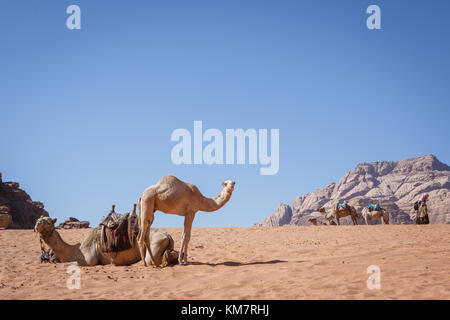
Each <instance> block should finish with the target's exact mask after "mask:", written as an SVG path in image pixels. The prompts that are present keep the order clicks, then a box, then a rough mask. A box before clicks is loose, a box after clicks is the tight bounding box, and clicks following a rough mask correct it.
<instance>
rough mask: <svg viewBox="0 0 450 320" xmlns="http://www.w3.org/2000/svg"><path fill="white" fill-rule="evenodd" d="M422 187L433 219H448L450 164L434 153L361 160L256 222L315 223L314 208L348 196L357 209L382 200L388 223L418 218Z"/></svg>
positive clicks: (271, 223)
mask: <svg viewBox="0 0 450 320" xmlns="http://www.w3.org/2000/svg"><path fill="white" fill-rule="evenodd" d="M424 192H428V193H429V194H430V200H429V201H428V214H429V216H430V223H450V167H449V166H448V165H446V164H444V163H442V162H440V161H439V160H438V159H437V158H436V157H435V156H434V155H425V156H423V157H418V158H411V159H405V160H402V161H377V162H370V163H361V164H358V165H356V167H355V168H354V169H353V171H352V172H348V173H346V174H345V175H344V177H342V179H341V180H340V181H339V183H337V184H336V183H334V182H333V183H330V184H329V185H327V186H326V187H324V188H322V189H319V190H315V191H313V192H312V193H307V194H305V195H303V196H299V197H296V198H295V199H293V200H292V202H291V205H287V204H280V205H279V206H278V208H277V209H276V212H275V213H274V214H271V215H270V216H269V217H267V218H266V219H264V220H263V221H261V222H259V223H256V224H255V226H282V225H287V224H290V225H311V223H310V222H309V221H308V220H309V219H310V218H311V217H312V216H311V214H312V213H313V212H314V211H316V210H317V209H319V208H321V207H325V208H326V209H327V210H330V208H332V207H333V206H334V205H336V203H337V201H339V200H347V201H348V203H349V204H351V205H353V206H354V207H355V208H356V210H357V212H358V213H360V212H361V210H362V208H363V207H365V206H367V204H368V203H369V201H370V202H373V203H376V202H380V204H381V206H382V207H384V208H385V209H386V210H387V211H388V212H389V215H390V217H389V221H390V223H392V224H409V223H414V222H415V220H414V219H415V211H414V209H413V203H414V201H415V200H417V199H418V198H419V196H420V195H421V194H423V193H424ZM341 223H342V224H351V219H350V218H343V219H341ZM358 223H363V221H362V220H359V221H358ZM371 223H380V222H379V221H371Z"/></svg>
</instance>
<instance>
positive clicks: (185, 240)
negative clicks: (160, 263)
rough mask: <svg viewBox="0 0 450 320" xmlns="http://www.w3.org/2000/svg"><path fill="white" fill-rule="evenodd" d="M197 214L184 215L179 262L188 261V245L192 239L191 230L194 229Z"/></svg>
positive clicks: (185, 262) (184, 262)
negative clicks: (193, 223) (193, 224)
mask: <svg viewBox="0 0 450 320" xmlns="http://www.w3.org/2000/svg"><path fill="white" fill-rule="evenodd" d="M194 216H195V214H187V215H186V216H185V217H184V230H183V235H182V237H181V249H180V255H179V256H178V263H179V264H187V263H188V259H187V256H188V245H189V241H190V240H191V230H192V222H193V221H194Z"/></svg>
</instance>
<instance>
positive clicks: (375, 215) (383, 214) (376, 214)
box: [361, 207, 389, 225]
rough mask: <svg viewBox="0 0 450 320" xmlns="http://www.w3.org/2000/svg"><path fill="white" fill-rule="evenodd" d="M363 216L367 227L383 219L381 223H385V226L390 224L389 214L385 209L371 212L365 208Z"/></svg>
mask: <svg viewBox="0 0 450 320" xmlns="http://www.w3.org/2000/svg"><path fill="white" fill-rule="evenodd" d="M361 216H362V218H363V219H364V220H365V221H366V224H367V225H369V221H371V220H375V219H381V221H384V224H389V213H388V212H387V211H386V210H385V209H383V208H380V210H372V211H370V210H369V208H367V207H364V208H363V209H362V212H361Z"/></svg>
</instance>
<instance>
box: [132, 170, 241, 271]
mask: <svg viewBox="0 0 450 320" xmlns="http://www.w3.org/2000/svg"><path fill="white" fill-rule="evenodd" d="M222 186H223V190H222V191H221V192H220V193H219V194H218V195H217V196H215V197H214V198H213V199H209V198H206V197H204V196H203V195H202V194H201V193H200V191H199V190H198V188H197V187H196V186H195V185H193V184H192V183H188V182H184V181H181V180H179V179H178V178H177V177H175V176H173V175H168V176H165V177H162V178H161V179H160V180H159V181H158V183H157V184H155V185H153V186H150V187H148V188H147V189H145V191H144V192H143V193H142V195H141V197H140V198H139V200H138V207H139V234H138V245H139V248H140V252H141V257H144V256H145V252H146V250H145V249H147V251H148V252H149V253H150V258H151V260H152V261H154V257H153V252H152V250H150V248H149V244H150V243H151V242H152V235H151V234H150V235H149V230H150V227H151V225H152V223H153V219H154V213H155V211H156V210H159V211H161V212H164V213H168V214H176V215H179V216H184V230H183V235H182V237H181V249H180V254H179V256H178V262H179V263H180V264H187V254H188V245H189V240H190V238H191V229H192V222H193V221H194V217H195V213H196V212H197V211H206V212H212V211H216V210H219V209H220V208H222V207H223V206H224V205H225V203H227V202H228V200H230V197H231V194H232V193H233V190H234V181H231V180H227V181H224V182H222ZM141 213H142V215H141ZM143 262H144V265H145V266H147V265H149V264H148V263H147V260H145V259H143Z"/></svg>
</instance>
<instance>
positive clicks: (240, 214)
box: [0, 0, 450, 227]
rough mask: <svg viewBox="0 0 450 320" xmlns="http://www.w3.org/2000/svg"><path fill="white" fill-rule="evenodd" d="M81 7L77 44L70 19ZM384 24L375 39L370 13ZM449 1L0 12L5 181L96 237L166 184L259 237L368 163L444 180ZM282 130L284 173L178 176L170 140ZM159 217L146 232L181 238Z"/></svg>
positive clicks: (20, 5) (220, 168)
mask: <svg viewBox="0 0 450 320" xmlns="http://www.w3.org/2000/svg"><path fill="white" fill-rule="evenodd" d="M71 4H76V5H78V6H80V8H81V30H68V29H67V27H66V19H67V17H68V16H69V15H68V14H67V13H66V8H67V7H68V6H69V5H71ZM371 4H377V5H379V6H380V8H381V27H382V29H381V30H369V29H368V28H367V27H366V19H367V17H368V16H369V15H368V14H367V13H366V8H367V7H368V6H369V5H371ZM449 13H450V2H449V1H447V0H442V1H438V0H434V1H400V0H398V1H376V0H373V1H356V0H355V1H317V0H314V1H269V0H267V1H257V0H239V1H237V0H226V1H225V0H217V1H196V0H191V1H175V0H173V1H99V0H97V1H78V0H71V1H65V0H57V1H56V0H55V1H50V0H47V1H22V0H1V2H0V152H1V154H0V172H2V173H3V180H5V181H18V182H19V183H20V185H21V187H22V188H23V189H25V190H26V191H27V192H28V193H29V194H30V196H31V197H32V198H33V200H36V201H42V202H43V203H44V204H45V207H46V209H47V210H48V212H49V214H50V216H52V217H57V218H58V220H60V221H63V220H65V219H67V218H68V217H70V216H73V217H77V218H79V219H82V220H89V221H90V222H91V225H97V224H98V222H99V220H100V219H101V218H102V216H104V215H106V214H107V213H108V212H109V209H110V205H111V204H112V203H115V204H116V206H117V211H118V212H124V211H130V210H131V208H132V204H133V203H135V202H137V199H138V197H139V195H140V194H141V193H142V191H143V190H144V189H145V188H146V187H148V186H150V185H152V184H155V183H156V182H157V181H158V179H159V178H160V177H162V176H164V175H167V174H174V175H176V176H178V177H179V178H180V179H182V180H186V181H189V182H192V183H194V184H196V185H197V186H198V187H199V189H200V190H201V191H202V193H203V194H204V195H205V196H208V197H212V196H214V195H216V194H217V193H218V192H219V191H220V190H221V189H222V187H221V185H220V182H221V181H222V180H226V179H233V180H235V181H236V189H235V192H234V194H233V196H232V198H231V200H230V202H229V203H228V204H227V205H226V206H225V207H223V208H222V209H220V210H219V211H217V212H213V213H203V212H199V213H198V214H197V217H196V219H195V222H194V227H220V226H249V225H252V224H253V223H255V222H257V221H260V220H262V219H263V218H265V217H266V216H267V215H268V214H270V213H271V212H274V210H275V208H276V207H277V205H278V204H279V203H280V202H285V203H290V201H291V199H293V198H294V197H295V196H297V195H302V194H304V193H307V192H310V191H313V190H314V189H317V188H321V187H323V186H325V185H327V184H328V183H330V182H332V181H335V182H337V181H338V180H339V179H340V178H341V177H342V176H343V175H344V174H345V173H346V172H347V171H350V170H352V169H353V167H354V166H355V165H356V164H357V163H359V162H369V161H376V160H401V159H403V158H409V157H416V156H421V155H424V154H428V153H432V154H434V155H436V156H437V157H438V158H439V159H440V160H441V161H443V162H445V163H447V164H449V163H450V149H449V138H450V135H449V129H448V128H449V121H450V117H449V115H450V111H449V108H450V85H449V84H450V59H449V57H450V40H449V39H450V37H449V36H450V23H449V18H448V16H449ZM194 120H201V121H203V127H204V129H207V128H217V129H219V130H221V131H222V132H225V130H226V129H235V128H243V129H248V128H255V129H264V128H266V129H279V130H280V156H279V157H280V167H279V172H278V174H276V175H272V176H262V175H260V174H259V167H260V166H259V165H248V164H247V165H212V166H208V165H180V166H177V165H174V164H173V163H172V161H171V157H170V154H171V150H172V148H173V146H174V145H175V143H174V142H172V141H170V136H171V133H172V132H173V130H175V129H177V128H186V129H188V130H190V131H191V132H193V121H194ZM182 225H183V219H182V218H181V217H178V216H171V215H165V214H162V213H157V214H156V216H155V223H154V226H156V227H181V226H182Z"/></svg>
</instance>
